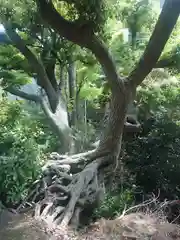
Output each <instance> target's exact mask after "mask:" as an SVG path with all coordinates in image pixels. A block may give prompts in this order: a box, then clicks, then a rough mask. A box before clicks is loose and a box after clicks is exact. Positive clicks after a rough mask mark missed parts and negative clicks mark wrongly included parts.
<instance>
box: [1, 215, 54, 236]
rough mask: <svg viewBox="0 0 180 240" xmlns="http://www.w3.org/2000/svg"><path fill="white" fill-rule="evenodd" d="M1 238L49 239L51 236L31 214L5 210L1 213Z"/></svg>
mask: <svg viewBox="0 0 180 240" xmlns="http://www.w3.org/2000/svg"><path fill="white" fill-rule="evenodd" d="M0 239H5V240H25V239H26V240H49V239H50V236H49V235H48V234H46V233H45V232H44V230H43V228H42V227H41V226H40V224H39V223H38V222H37V221H36V220H34V219H33V218H32V217H31V216H30V215H25V214H22V215H15V214H12V213H10V212H7V211H3V212H2V213H1V214H0Z"/></svg>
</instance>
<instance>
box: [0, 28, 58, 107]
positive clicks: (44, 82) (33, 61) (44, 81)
mask: <svg viewBox="0 0 180 240" xmlns="http://www.w3.org/2000/svg"><path fill="white" fill-rule="evenodd" d="M4 27H5V29H6V33H7V35H8V36H9V38H10V39H11V41H12V42H13V45H14V46H15V47H16V48H17V49H18V50H19V51H20V52H21V53H22V54H23V55H24V56H25V57H26V58H27V60H28V62H29V64H30V65H31V66H32V67H33V69H34V71H35V73H36V74H37V78H38V80H39V81H40V85H41V87H43V88H44V90H45V91H46V93H47V95H48V99H49V102H50V105H51V108H52V110H53V111H55V110H56V107H57V102H58V101H57V96H56V92H55V90H54V89H53V87H52V84H51V82H50V81H49V79H48V76H47V74H46V71H45V69H44V66H43V64H42V63H41V61H40V60H39V59H38V58H37V57H36V56H35V55H34V53H33V52H32V51H31V50H30V49H29V48H28V47H27V46H26V44H25V42H24V41H23V40H22V39H21V37H20V36H19V35H18V34H17V33H16V31H15V30H14V29H13V28H12V27H11V24H9V23H4Z"/></svg>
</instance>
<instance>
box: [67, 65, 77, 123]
mask: <svg viewBox="0 0 180 240" xmlns="http://www.w3.org/2000/svg"><path fill="white" fill-rule="evenodd" d="M68 82H69V101H70V105H71V107H72V109H71V114H70V126H74V125H75V124H76V104H75V92H76V68H75V63H74V62H73V61H69V66H68Z"/></svg>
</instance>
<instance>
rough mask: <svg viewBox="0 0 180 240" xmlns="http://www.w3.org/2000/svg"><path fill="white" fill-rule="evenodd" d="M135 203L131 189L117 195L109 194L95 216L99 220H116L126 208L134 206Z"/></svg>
mask: <svg viewBox="0 0 180 240" xmlns="http://www.w3.org/2000/svg"><path fill="white" fill-rule="evenodd" d="M133 202H134V197H133V193H132V191H131V190H129V189H126V190H124V191H123V192H121V193H119V194H117V195H112V193H109V194H107V195H106V197H105V200H104V201H103V203H102V204H101V206H100V207H99V208H98V209H96V210H95V213H94V216H95V217H97V218H101V217H104V218H114V217H115V216H117V215H119V214H121V213H122V211H123V210H124V209H125V207H130V206H132V205H133Z"/></svg>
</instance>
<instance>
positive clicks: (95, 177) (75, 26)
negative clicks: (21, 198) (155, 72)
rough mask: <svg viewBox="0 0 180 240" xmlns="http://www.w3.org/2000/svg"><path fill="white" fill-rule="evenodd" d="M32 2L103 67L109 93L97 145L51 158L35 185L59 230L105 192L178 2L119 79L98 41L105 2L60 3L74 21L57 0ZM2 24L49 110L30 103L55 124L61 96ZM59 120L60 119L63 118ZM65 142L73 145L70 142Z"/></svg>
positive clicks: (42, 211)
mask: <svg viewBox="0 0 180 240" xmlns="http://www.w3.org/2000/svg"><path fill="white" fill-rule="evenodd" d="M36 2H37V9H38V14H40V15H41V17H42V19H43V20H44V22H45V23H46V24H48V25H49V26H50V27H51V28H52V29H53V30H54V31H55V32H56V33H58V34H59V35H60V36H61V37H63V38H65V39H67V40H69V41H70V42H73V43H74V44H77V45H78V46H80V47H81V48H86V49H88V50H90V51H91V52H92V53H93V55H94V56H95V57H96V59H97V61H98V62H99V64H100V65H101V67H102V69H103V72H104V74H105V76H106V79H107V81H108V84H109V87H110V90H111V99H110V106H109V109H108V113H107V114H108V117H107V118H106V119H107V122H106V124H105V129H104V131H103V132H102V134H101V138H100V142H99V145H98V147H97V148H96V149H95V150H93V151H90V152H87V153H81V154H77V155H68V156H56V160H55V161H53V159H51V160H50V162H48V163H47V164H46V166H45V167H44V169H43V171H44V175H43V176H44V177H43V180H41V181H40V183H38V184H40V186H41V188H43V191H42V190H41V193H40V194H39V195H37V194H35V196H34V197H33V201H39V200H41V201H40V202H39V204H37V208H36V214H37V215H39V216H41V217H43V218H45V219H48V220H51V221H52V222H53V223H56V224H60V225H61V226H67V225H68V224H70V223H75V224H76V225H78V223H79V221H80V219H79V217H80V216H81V214H82V213H83V212H84V209H85V208H86V207H87V208H88V206H89V205H91V204H92V205H91V208H92V206H93V203H95V202H96V200H97V199H99V196H100V193H101V192H102V188H103V169H104V168H105V167H106V166H109V165H111V164H116V163H117V161H118V157H119V154H120V151H121V142H122V135H123V129H124V122H125V118H126V113H127V108H128V104H129V103H130V102H131V101H132V99H133V98H134V96H135V93H136V88H137V86H138V85H140V84H141V83H142V81H143V80H144V79H145V78H146V76H147V75H148V74H149V73H150V72H151V70H152V69H153V68H154V67H155V66H156V64H157V62H158V59H159V57H160V55H161V53H162V51H163V49H164V47H165V44H166V42H167V40H168V39H169V36H170V34H171V32H172V30H173V28H174V26H175V24H176V21H177V19H178V17H179V13H180V2H179V0H166V1H165V4H164V6H163V9H162V11H161V13H160V16H159V18H158V21H157V23H156V26H155V28H154V31H153V33H152V35H151V38H150V40H149V42H148V44H147V46H146V49H145V51H144V54H143V55H142V57H141V59H140V61H139V62H138V64H137V65H136V67H135V68H134V69H133V71H132V72H131V73H130V74H129V76H127V77H121V76H119V74H118V71H117V68H116V65H115V63H114V61H113V58H112V56H111V54H110V52H109V50H108V49H107V47H106V46H105V43H104V42H103V40H102V36H103V32H102V25H103V22H104V15H105V13H106V10H107V9H106V6H105V5H104V1H103V0H97V1H94V0H93V1H88V3H87V1H84V0H81V1H79V0H67V1H64V2H65V3H67V4H68V6H72V9H71V11H72V12H74V16H75V17H74V19H73V20H72V19H70V20H69V19H67V18H65V17H64V15H62V14H63V13H62V14H61V13H60V11H58V6H59V5H58V4H61V1H54V2H52V1H51V0H37V1H36ZM4 24H5V28H6V31H7V34H8V36H9V38H10V39H11V40H12V42H13V43H14V45H15V46H16V48H17V49H19V50H20V51H21V53H22V54H23V55H24V56H25V57H26V59H27V60H28V61H29V63H30V65H31V66H32V67H33V71H34V72H35V73H36V78H37V79H38V82H39V83H40V85H41V87H42V88H43V89H44V90H45V92H46V94H47V96H48V100H49V105H50V107H48V108H47V106H46V105H45V103H44V101H43V99H42V98H39V97H38V99H37V96H35V95H33V96H31V100H32V98H34V101H40V102H41V104H42V106H43V108H44V109H46V110H45V111H48V112H47V113H48V115H49V116H50V117H51V118H52V116H53V117H54V119H56V121H54V123H55V125H58V124H59V123H58V121H59V119H60V118H56V116H57V114H56V113H57V112H58V111H57V109H58V108H59V107H62V102H61V98H60V97H59V96H61V95H59V94H57V91H56V89H55V88H54V86H53V82H52V79H51V78H50V76H48V73H47V71H46V69H45V67H44V65H43V64H42V61H41V60H39V59H38V58H37V57H36V56H35V54H33V52H32V51H30V49H29V48H28V47H27V45H26V44H25V43H24V41H22V39H21V38H20V37H19V35H18V34H17V32H16V31H14V30H13V28H12V24H11V23H10V22H9V21H5V22H4ZM16 91H19V90H17V89H16ZM61 120H62V122H63V121H64V120H63V116H61ZM61 127H62V129H64V128H65V129H67V131H66V132H65V134H64V138H66V137H68V139H71V138H70V137H69V136H70V135H71V129H70V128H69V126H68V127H67V125H65V124H64V123H63V124H62V125H61ZM65 143H66V144H68V145H71V141H65ZM67 149H68V150H69V149H70V148H69V147H68V148H67ZM81 170H82V171H81ZM36 189H37V188H36ZM42 192H43V193H44V199H43V200H42ZM39 196H41V198H39ZM48 217H49V218H48Z"/></svg>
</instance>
